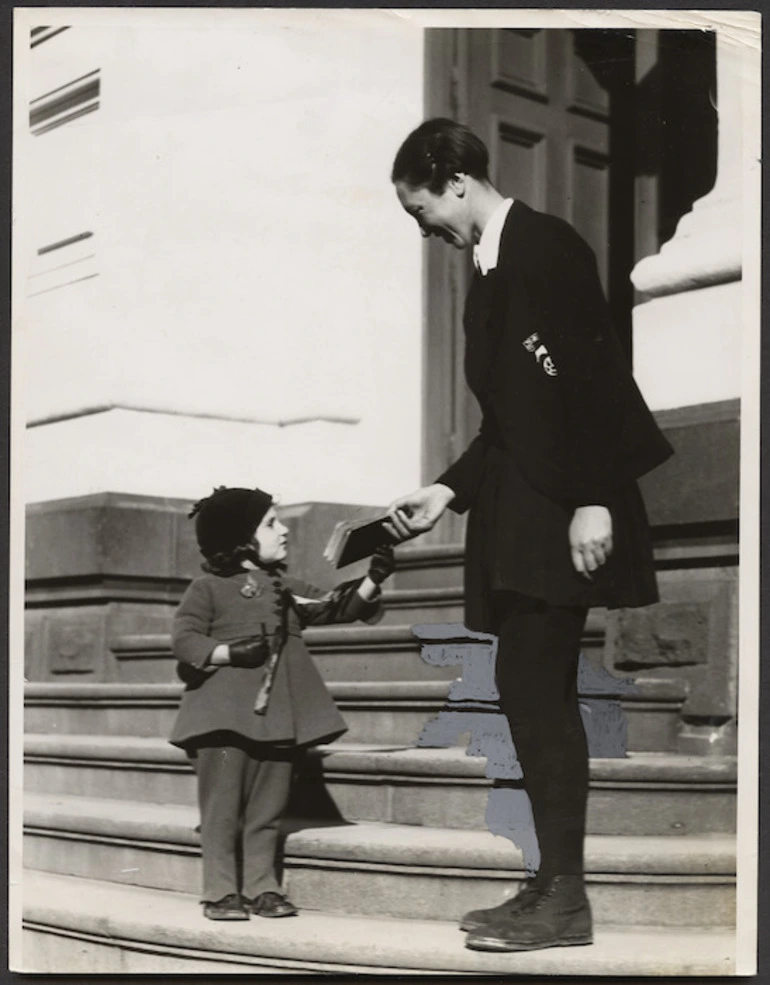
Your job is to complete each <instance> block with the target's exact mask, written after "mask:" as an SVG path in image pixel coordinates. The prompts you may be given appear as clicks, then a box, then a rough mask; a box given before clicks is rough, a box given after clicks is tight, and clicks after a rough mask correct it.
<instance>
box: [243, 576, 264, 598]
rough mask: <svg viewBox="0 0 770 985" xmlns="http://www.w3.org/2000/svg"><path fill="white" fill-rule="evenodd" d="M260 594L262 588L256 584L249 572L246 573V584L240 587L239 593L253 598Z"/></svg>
mask: <svg viewBox="0 0 770 985" xmlns="http://www.w3.org/2000/svg"><path fill="white" fill-rule="evenodd" d="M261 594H262V589H261V588H260V586H259V585H258V584H257V580H256V578H255V577H254V575H252V574H251V573H249V574H247V575H246V584H245V585H243V586H242V587H241V595H242V596H243V597H244V598H245V599H255V598H257V597H258V596H259V595H261Z"/></svg>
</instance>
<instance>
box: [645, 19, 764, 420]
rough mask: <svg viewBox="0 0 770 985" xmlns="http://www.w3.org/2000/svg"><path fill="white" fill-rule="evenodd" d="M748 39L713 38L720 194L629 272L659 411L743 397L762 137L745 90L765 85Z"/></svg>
mask: <svg viewBox="0 0 770 985" xmlns="http://www.w3.org/2000/svg"><path fill="white" fill-rule="evenodd" d="M748 26H750V25H748ZM751 33H752V32H750V31H749V30H740V29H736V30H735V31H733V30H727V29H726V28H725V29H720V30H719V31H718V33H717V44H716V57H717V111H718V114H719V137H718V161H717V169H718V170H717V179H716V182H715V184H714V187H713V188H712V190H711V191H710V192H709V193H708V194H707V195H706V196H704V197H703V198H701V199H699V200H698V201H697V202H696V203H695V205H694V206H693V208H692V211H690V212H688V213H687V214H686V215H685V216H683V217H682V219H681V220H680V222H679V225H678V227H677V230H676V233H675V235H674V236H673V238H672V239H671V240H669V241H668V242H667V243H665V244H664V246H663V247H662V248H661V250H660V252H658V253H657V254H655V255H653V256H649V257H645V258H644V259H643V260H641V261H640V262H639V263H638V264H637V265H636V267H635V269H634V271H633V274H632V280H633V283H634V286H635V287H636V289H637V291H638V292H639V294H640V296H641V299H642V300H641V303H640V304H638V305H637V306H636V308H635V309H634V341H635V351H634V372H635V375H636V378H637V380H638V382H639V385H640V387H641V388H642V392H643V393H644V395H645V397H646V398H647V401H648V402H649V404H650V406H651V407H652V408H653V409H654V410H662V409H665V408H671V407H684V406H689V405H693V404H701V403H710V402H713V401H720V400H729V399H732V398H735V397H737V396H739V394H740V384H741V380H740V374H741V342H742V317H741V316H742V311H741V309H742V304H743V292H742V285H741V275H742V266H743V263H742V260H743V221H742V220H743V215H744V191H745V189H744V182H745V181H746V178H747V168H746V166H745V163H746V160H747V152H750V153H751V154H752V155H753V156H755V157H758V156H759V145H758V141H759V134H758V132H757V133H756V134H754V133H752V132H751V131H750V130H748V129H747V128H746V126H745V123H746V113H745V109H746V96H747V86H749V85H751V84H752V82H755V83H756V84H757V85H758V84H759V73H758V57H759V56H758V51H757V53H756V56H755V55H754V53H753V52H752V51H751ZM746 35H748V36H749V37H748V38H747V37H745V36H746ZM758 38H759V36H758V34H757V35H756V39H755V43H756V45H757V46H758V43H759V40H758ZM757 123H758V121H757ZM757 129H758V127H757ZM749 142H751V146H750V147H749ZM755 143H756V151H757V153H756V154H754V144H755Z"/></svg>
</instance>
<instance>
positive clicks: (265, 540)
mask: <svg viewBox="0 0 770 985" xmlns="http://www.w3.org/2000/svg"><path fill="white" fill-rule="evenodd" d="M288 532H289V530H288V528H287V527H285V526H284V525H283V524H282V523H281V521H280V520H279V519H278V514H277V513H276V512H275V507H274V506H271V507H270V509H269V510H268V511H267V513H265V515H264V516H263V517H262V522H261V523H260V525H259V526H258V527H257V529H256V532H255V534H254V537H253V540H252V543H253V544H254V546H255V547H256V548H257V550H258V551H259V560H260V561H261V562H262V563H263V564H275V563H276V562H277V561H284V560H285V559H286V535H287V534H288Z"/></svg>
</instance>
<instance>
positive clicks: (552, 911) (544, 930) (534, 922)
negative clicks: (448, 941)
mask: <svg viewBox="0 0 770 985" xmlns="http://www.w3.org/2000/svg"><path fill="white" fill-rule="evenodd" d="M592 942H593V927H592V921H591V907H590V905H589V903H588V897H587V896H586V893H585V887H584V885H583V878H582V876H572V875H569V876H555V877H554V878H553V879H551V880H549V882H548V883H546V884H545V885H544V886H543V888H542V889H541V890H539V891H538V892H537V893H533V894H532V895H531V897H530V898H529V899H528V900H527V902H526V903H524V904H523V905H522V906H521V908H520V909H519V910H517V911H516V912H514V913H512V914H510V915H508V916H503V917H501V918H500V919H499V920H497V921H495V923H493V924H490V925H488V926H486V927H482V928H481V929H480V930H477V931H474V932H473V933H471V934H469V935H468V937H467V939H466V941H465V946H466V947H469V948H471V949H472V950H474V951H534V950H536V949H538V948H541V947H569V946H571V945H573V944H591V943H592Z"/></svg>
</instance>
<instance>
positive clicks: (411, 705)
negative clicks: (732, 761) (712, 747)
mask: <svg viewBox="0 0 770 985" xmlns="http://www.w3.org/2000/svg"><path fill="white" fill-rule="evenodd" d="M435 669H438V670H447V671H453V672H454V674H455V675H457V674H458V673H459V672H460V671H461V668H460V667H456V666H455V667H449V668H435ZM450 685H451V681H449V680H444V681H440V680H435V681H428V680H406V681H374V680H363V681H361V680H348V681H330V682H329V688H330V691H331V693H332V695H333V696H334V699H335V701H336V702H337V704H338V706H339V708H340V711H341V712H342V715H343V717H344V718H345V721H346V722H347V723H348V728H349V731H348V733H347V735H346V741H350V742H372V743H377V742H385V743H399V744H402V745H406V744H408V745H414V744H415V743H416V742H417V740H418V737H419V736H420V733H421V732H422V730H423V728H424V726H425V724H426V722H428V721H429V720H430V719H432V718H435V716H436V715H438V714H439V713H440V712H441V711H442V710H445V709H451V708H452V707H453V706H452V705H448V704H447V701H448V697H449V688H450ZM181 694H182V686H181V684H179V683H178V682H177V683H174V684H158V683H156V684H125V683H118V684H88V683H78V684H67V683H64V684H62V683H58V682H44V683H43V682H41V683H38V682H34V683H28V684H26V685H25V689H24V697H25V718H24V721H25V729H26V730H27V731H28V732H48V733H51V734H73V733H77V734H93V735H97V734H105V735H121V734H122V735H136V736H145V737H152V736H166V735H168V734H169V733H170V732H171V728H172V724H173V721H174V718H175V716H176V711H177V708H178V705H179V698H180V696H181ZM685 696H686V690H685V687H684V685H683V684H682V683H681V682H679V681H675V680H654V679H650V678H642V679H640V680H639V681H638V683H637V684H636V687H635V689H634V691H633V692H629V693H626V694H624V695H622V696H621V706H622V708H623V710H624V712H625V714H626V719H627V723H628V741H627V747H628V748H629V749H632V750H634V751H650V752H654V751H661V752H663V751H673V750H675V748H676V737H677V729H678V723H679V710H680V708H681V706H682V702H683V701H684V699H685ZM585 697H587V698H597V697H598V696H597V695H594V694H589V693H587V694H586V695H585ZM605 698H606V700H611V698H612V696H605ZM468 720H469V722H470V715H469V716H468ZM586 728H587V731H588V736H589V747H590V748H591V749H592V752H595V753H596V754H597V755H602V754H607V752H608V751H607V750H606V749H603V748H602V747H601V746H596V744H595V743H596V742H600V741H602V739H603V736H602V735H601V734H600V732H597V734H596V735H595V734H594V730H593V729H592V727H591V721H590V716H589V718H588V719H587V724H586ZM465 735H466V733H455V734H454V736H453V737H451V739H450V741H453V742H460V743H464V742H465V741H466V739H465Z"/></svg>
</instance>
